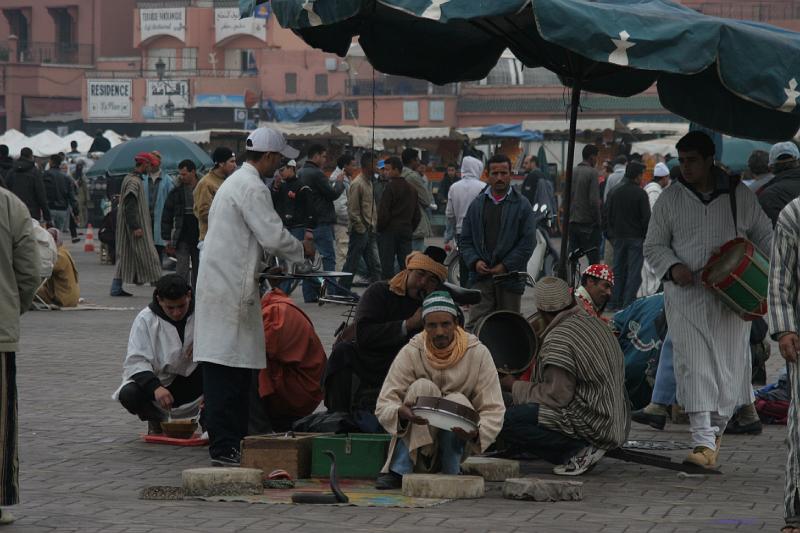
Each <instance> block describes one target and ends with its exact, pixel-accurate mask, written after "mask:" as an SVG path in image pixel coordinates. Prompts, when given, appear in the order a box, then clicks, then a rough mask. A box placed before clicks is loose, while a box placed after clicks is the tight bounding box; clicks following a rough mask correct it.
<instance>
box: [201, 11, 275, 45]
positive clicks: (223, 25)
mask: <svg viewBox="0 0 800 533" xmlns="http://www.w3.org/2000/svg"><path fill="white" fill-rule="evenodd" d="M214 33H215V37H216V40H215V42H217V43H218V42H220V41H222V40H224V39H227V38H228V37H232V36H234V35H252V36H253V37H256V38H258V39H261V40H262V41H266V40H267V20H266V19H263V18H256V17H249V18H246V19H243V18H240V15H239V8H238V7H219V8H217V9H215V10H214Z"/></svg>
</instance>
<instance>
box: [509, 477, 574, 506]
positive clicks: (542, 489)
mask: <svg viewBox="0 0 800 533" xmlns="http://www.w3.org/2000/svg"><path fill="white" fill-rule="evenodd" d="M503 498H507V499H509V500H533V501H536V502H559V501H580V500H582V499H583V483H582V482H580V481H561V480H555V479H539V478H527V477H526V478H515V479H507V480H506V482H505V483H504V484H503Z"/></svg>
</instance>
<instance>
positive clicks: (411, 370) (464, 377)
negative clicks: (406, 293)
mask: <svg viewBox="0 0 800 533" xmlns="http://www.w3.org/2000/svg"><path fill="white" fill-rule="evenodd" d="M422 320H423V325H424V330H423V331H422V333H420V334H419V335H416V336H415V337H414V338H412V339H411V340H410V341H409V343H408V344H407V345H406V346H405V347H404V348H403V349H402V350H400V353H399V354H397V357H396V358H395V360H394V362H393V363H392V366H391V368H390V369H389V374H388V375H387V376H386V380H384V382H383V388H382V389H381V392H380V395H379V396H378V402H377V406H376V408H375V415H376V416H377V417H378V420H379V421H380V423H381V425H382V426H383V427H384V429H386V431H388V432H389V433H390V434H391V435H392V442H391V445H390V447H389V457H388V458H387V460H386V465H385V466H384V468H383V474H381V476H380V477H378V481H377V483H376V485H375V486H376V488H377V489H395V488H399V487H400V486H401V485H402V480H403V476H404V475H405V474H411V473H412V472H426V471H427V472H431V473H433V472H436V471H439V472H441V473H442V474H449V475H457V474H458V473H459V472H460V470H461V461H462V459H463V458H465V457H466V456H469V455H472V454H474V453H481V452H484V451H486V449H487V448H488V447H489V445H491V444H492V443H493V442H494V439H495V437H497V434H498V433H499V432H500V428H501V427H502V425H503V415H504V414H505V411H506V409H505V406H504V404H503V394H502V391H501V389H500V381H499V380H498V377H497V369H496V368H495V366H494V361H493V360H492V356H491V354H490V353H489V350H488V349H487V348H486V346H484V345H483V344H481V342H480V341H479V340H478V338H477V337H475V336H474V335H472V334H470V333H467V332H466V331H464V330H463V329H462V328H461V326H459V325H458V322H457V308H456V304H455V303H454V302H453V299H452V297H451V296H450V293H448V292H446V291H434V292H432V293H431V294H429V295H428V297H427V298H425V301H424V302H423V303H422ZM422 396H433V397H441V398H444V399H446V400H450V401H452V402H456V403H459V404H461V405H463V406H465V407H468V408H470V409H472V410H474V411H475V412H476V413H477V414H478V417H479V423H478V426H477V429H474V430H472V431H469V432H468V431H465V430H464V429H461V428H458V427H454V428H452V429H451V430H450V431H448V430H446V429H435V428H433V427H431V426H429V425H428V421H427V420H426V419H425V418H422V417H420V416H418V415H416V414H414V412H413V411H412V408H413V406H414V404H415V402H416V401H417V398H419V397H422Z"/></svg>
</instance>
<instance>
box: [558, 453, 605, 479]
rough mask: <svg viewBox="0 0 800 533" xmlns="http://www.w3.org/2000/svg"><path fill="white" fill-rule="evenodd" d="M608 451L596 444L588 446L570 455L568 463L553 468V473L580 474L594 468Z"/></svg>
mask: <svg viewBox="0 0 800 533" xmlns="http://www.w3.org/2000/svg"><path fill="white" fill-rule="evenodd" d="M605 454H606V451H605V450H604V449H602V448H598V447H596V446H587V447H586V448H583V449H582V450H580V451H578V453H576V454H575V455H574V456H572V457H570V459H569V461H567V463H566V464H563V465H558V466H556V467H554V468H553V473H554V474H556V475H559V476H580V475H581V474H585V473H586V472H588V471H590V470H591V469H592V468H594V467H595V466H596V465H597V463H599V462H600V459H602V458H603V456H604V455H605Z"/></svg>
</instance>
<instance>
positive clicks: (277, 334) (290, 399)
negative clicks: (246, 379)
mask: <svg viewBox="0 0 800 533" xmlns="http://www.w3.org/2000/svg"><path fill="white" fill-rule="evenodd" d="M261 318H262V320H263V323H264V340H265V341H266V344H267V354H266V357H267V368H266V370H262V371H261V372H259V374H258V394H259V396H261V397H262V398H264V399H265V400H266V402H267V409H268V412H269V413H270V414H272V415H277V416H306V415H309V414H311V413H312V412H313V411H314V409H316V408H317V406H318V405H319V402H321V401H322V385H321V383H322V375H323V373H324V372H325V362H326V360H327V359H326V356H325V349H324V348H323V347H322V342H321V341H320V340H319V337H318V336H317V333H316V332H315V331H314V325H313V324H312V323H311V320H310V319H309V318H308V317H307V316H306V314H305V313H303V311H301V310H300V309H299V308H298V307H297V306H296V305H295V304H294V302H293V301H292V299H291V298H289V297H288V296H286V294H284V293H283V292H282V291H280V290H277V289H274V290H272V291H270V292H268V293H267V294H265V295H264V297H263V298H262V299H261Z"/></svg>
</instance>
